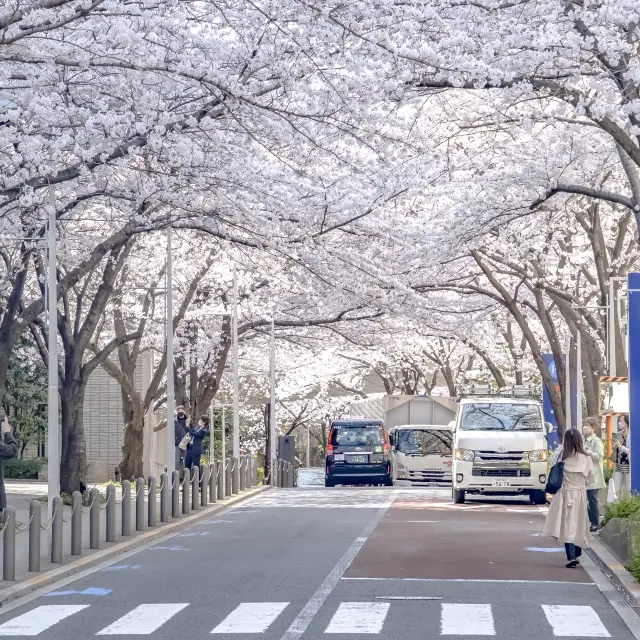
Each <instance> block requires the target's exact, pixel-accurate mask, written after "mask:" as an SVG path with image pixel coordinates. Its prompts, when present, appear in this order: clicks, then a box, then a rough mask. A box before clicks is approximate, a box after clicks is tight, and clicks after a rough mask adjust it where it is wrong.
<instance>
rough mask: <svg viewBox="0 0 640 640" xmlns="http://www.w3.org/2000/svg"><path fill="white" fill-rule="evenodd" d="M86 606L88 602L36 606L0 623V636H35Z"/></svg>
mask: <svg viewBox="0 0 640 640" xmlns="http://www.w3.org/2000/svg"><path fill="white" fill-rule="evenodd" d="M88 606H89V605H88V604H73V605H72V604H65V605H62V604H54V605H50V606H46V607H37V608H36V609H33V610H32V611H28V612H27V613H23V614H22V615H21V616H18V617H17V618H13V620H9V621H8V622H5V623H4V624H2V625H0V636H37V635H38V634H39V633H42V632H43V631H46V630H47V629H48V628H49V627H52V626H53V625H54V624H57V623H58V622H60V621H62V620H64V619H65V618H68V617H69V616H72V615H73V614H74V613H78V611H82V610H83V609H86V608H87V607H88Z"/></svg>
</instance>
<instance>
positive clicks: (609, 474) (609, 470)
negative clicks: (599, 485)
mask: <svg viewBox="0 0 640 640" xmlns="http://www.w3.org/2000/svg"><path fill="white" fill-rule="evenodd" d="M611 478H613V467H610V466H608V465H605V466H604V481H605V483H606V484H609V480H611Z"/></svg>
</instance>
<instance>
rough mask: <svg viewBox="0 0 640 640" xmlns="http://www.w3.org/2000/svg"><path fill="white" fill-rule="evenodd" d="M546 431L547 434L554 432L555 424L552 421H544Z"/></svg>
mask: <svg viewBox="0 0 640 640" xmlns="http://www.w3.org/2000/svg"><path fill="white" fill-rule="evenodd" d="M544 432H545V433H546V434H547V435H549V434H550V433H553V425H552V424H551V423H550V422H545V423H544Z"/></svg>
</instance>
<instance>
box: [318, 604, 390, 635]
mask: <svg viewBox="0 0 640 640" xmlns="http://www.w3.org/2000/svg"><path fill="white" fill-rule="evenodd" d="M390 606H391V605H390V604H388V603H386V602H343V603H341V604H340V606H339V607H338V610H337V611H336V612H335V614H334V615H333V618H331V622H329V626H328V627H327V628H326V629H325V633H380V632H381V631H382V625H383V624H384V621H385V618H386V617H387V613H388V612H389V607H390Z"/></svg>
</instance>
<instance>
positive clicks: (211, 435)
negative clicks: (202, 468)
mask: <svg viewBox="0 0 640 640" xmlns="http://www.w3.org/2000/svg"><path fill="white" fill-rule="evenodd" d="M210 412H211V431H210V432H209V462H213V461H214V460H213V454H214V453H215V451H214V445H213V439H214V436H215V433H216V417H215V414H214V413H213V400H212V401H211V409H210Z"/></svg>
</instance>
